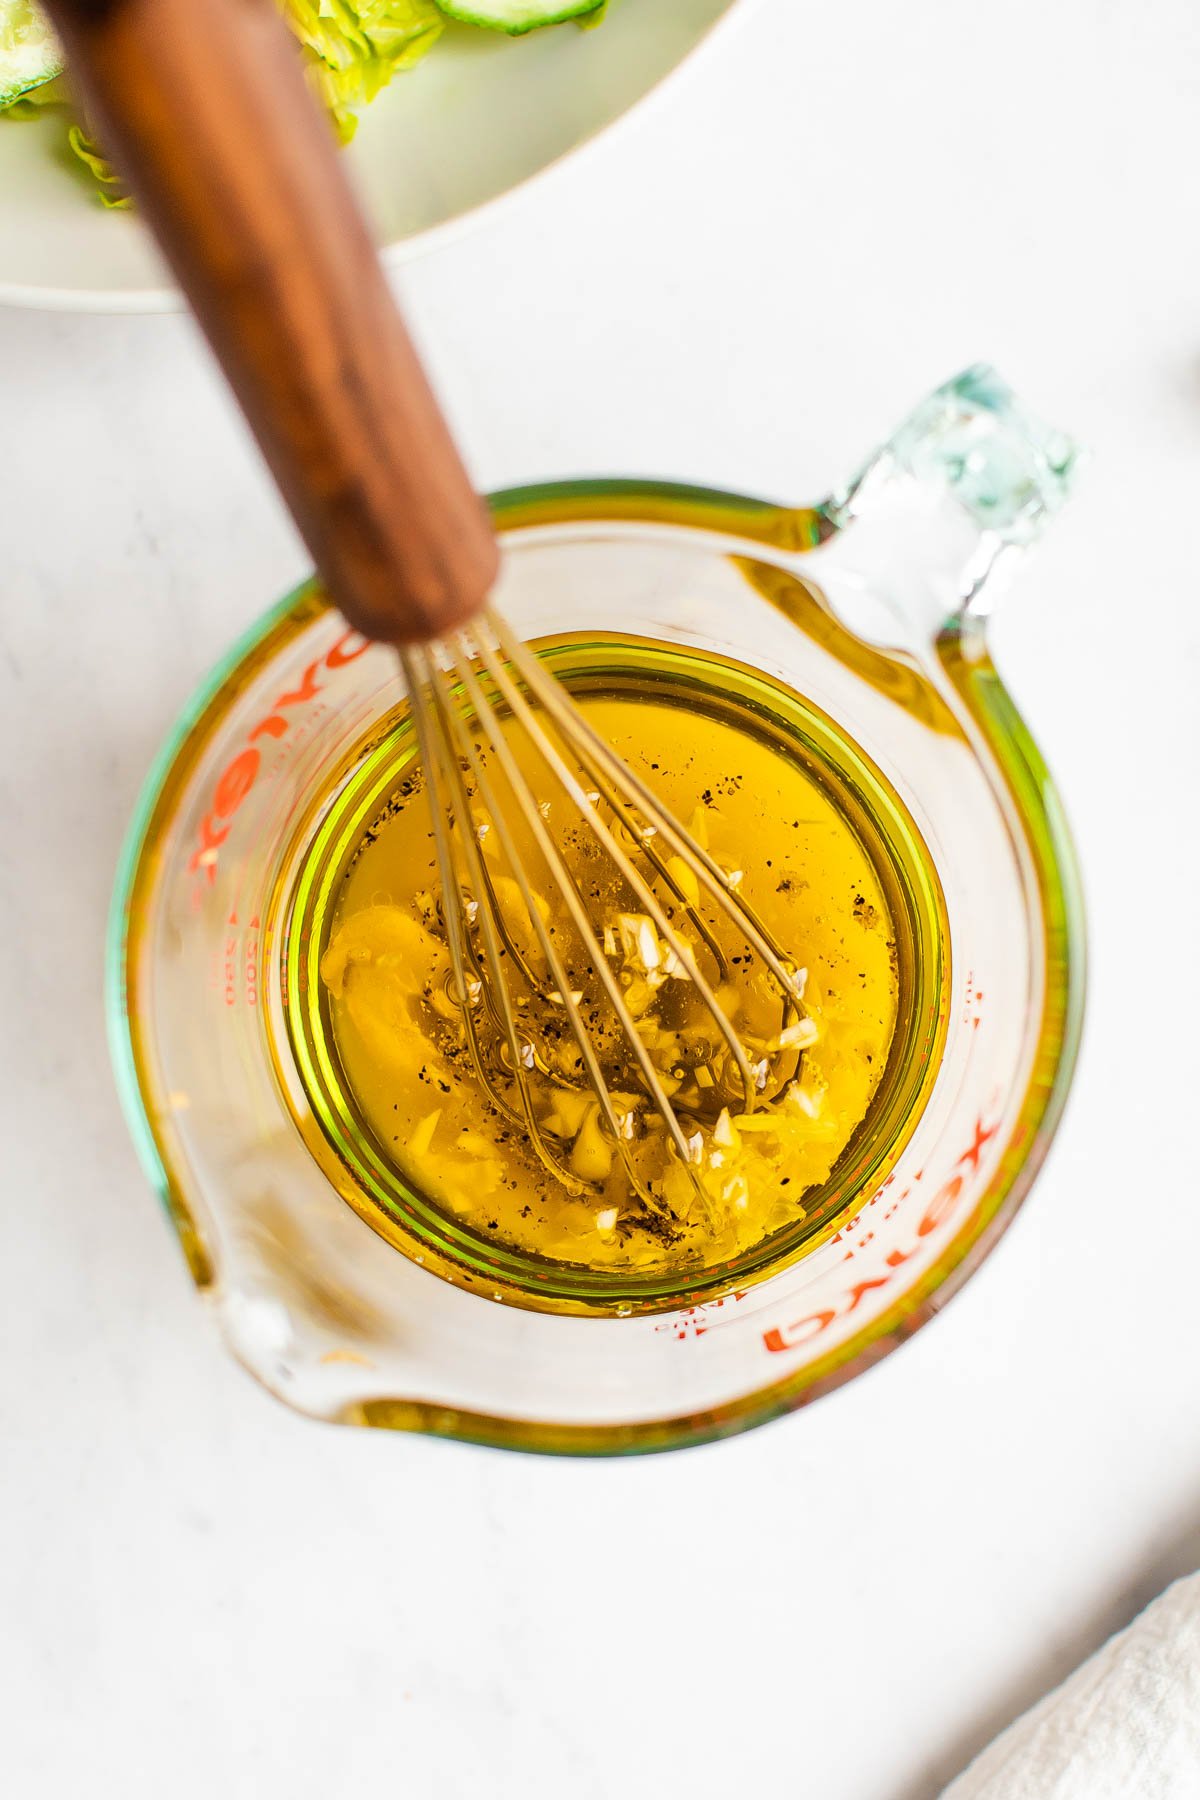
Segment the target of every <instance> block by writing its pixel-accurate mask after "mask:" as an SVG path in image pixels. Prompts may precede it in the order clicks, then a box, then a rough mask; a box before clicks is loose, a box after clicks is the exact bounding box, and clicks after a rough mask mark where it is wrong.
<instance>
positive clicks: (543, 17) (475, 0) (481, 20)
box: [437, 0, 604, 37]
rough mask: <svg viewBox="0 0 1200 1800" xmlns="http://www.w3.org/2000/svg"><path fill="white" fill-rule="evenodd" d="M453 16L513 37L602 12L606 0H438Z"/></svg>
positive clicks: (446, 12) (450, 15) (451, 16)
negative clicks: (588, 14)
mask: <svg viewBox="0 0 1200 1800" xmlns="http://www.w3.org/2000/svg"><path fill="white" fill-rule="evenodd" d="M437 4H438V6H439V7H440V8H441V10H442V12H444V13H445V14H446V15H447V16H448V17H449V18H451V19H461V20H462V21H463V23H464V24H466V25H486V26H487V28H488V30H489V31H507V33H508V35H509V37H520V36H521V34H522V33H523V32H526V31H536V30H537V28H538V26H539V25H561V24H562V23H563V21H564V19H580V18H582V17H583V16H584V14H585V13H593V12H599V11H600V9H601V7H602V6H603V4H604V0H541V4H539V3H538V0H437Z"/></svg>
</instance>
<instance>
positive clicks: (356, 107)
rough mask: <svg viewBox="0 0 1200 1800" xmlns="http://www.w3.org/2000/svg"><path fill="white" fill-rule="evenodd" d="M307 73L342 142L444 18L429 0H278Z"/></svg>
mask: <svg viewBox="0 0 1200 1800" xmlns="http://www.w3.org/2000/svg"><path fill="white" fill-rule="evenodd" d="M280 4H281V6H282V9H283V13H284V16H285V18H286V19H287V21H288V23H289V24H290V25H291V27H292V30H293V31H294V32H295V34H296V36H297V37H298V38H299V39H300V42H301V43H302V44H303V46H304V52H305V61H306V63H307V64H308V72H309V78H310V80H311V81H312V83H313V85H314V87H315V88H316V90H317V93H318V94H319V96H320V98H321V99H322V100H323V101H324V103H325V106H326V108H327V109H328V111H329V113H330V115H331V117H332V119H333V122H334V124H335V125H336V127H337V130H338V135H339V137H341V139H342V141H343V143H345V142H347V141H348V140H349V139H350V138H352V137H353V136H354V131H355V128H356V126H357V124H358V114H359V112H360V111H361V109H362V108H363V107H364V106H366V105H367V104H368V103H369V102H370V101H372V100H373V99H374V98H375V96H376V94H377V93H378V92H379V90H380V89H381V88H384V87H386V86H387V84H388V82H389V81H390V80H391V79H392V76H393V75H394V74H395V73H396V71H397V70H398V69H406V68H408V67H409V65H410V64H412V63H415V62H418V61H419V60H420V58H421V57H422V56H424V55H425V53H426V51H427V50H430V49H432V47H433V45H434V43H435V42H436V40H437V38H438V36H439V35H440V33H441V30H442V27H443V25H444V24H445V19H444V17H443V15H442V13H441V12H440V11H439V10H438V8H437V6H436V5H435V4H434V0H280Z"/></svg>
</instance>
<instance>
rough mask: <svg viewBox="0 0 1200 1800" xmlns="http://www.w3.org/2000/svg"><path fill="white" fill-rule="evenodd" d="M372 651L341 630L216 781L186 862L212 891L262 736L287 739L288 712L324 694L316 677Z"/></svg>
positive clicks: (258, 764)
mask: <svg viewBox="0 0 1200 1800" xmlns="http://www.w3.org/2000/svg"><path fill="white" fill-rule="evenodd" d="M370 647H371V646H370V643H369V641H368V640H367V639H366V638H364V637H361V636H360V635H359V633H358V632H356V631H343V632H342V633H341V635H340V637H338V638H337V640H336V642H334V643H333V644H332V645H331V646H330V648H329V649H328V650H327V651H326V652H325V654H324V656H323V657H317V658H316V659H315V661H313V662H311V663H309V665H308V667H307V668H306V669H305V671H304V673H303V675H302V676H301V677H300V685H299V687H296V688H290V689H288V691H287V692H285V693H282V694H279V695H278V696H277V697H276V698H275V700H273V701H272V703H271V710H270V711H269V712H268V713H267V714H266V715H265V716H264V717H263V718H261V719H259V720H258V722H257V723H256V724H255V725H253V726H252V727H251V729H250V730H249V731H248V732H247V734H246V739H247V741H246V743H245V744H244V745H243V747H242V748H241V749H240V750H239V751H238V753H237V755H236V756H234V757H231V759H230V760H229V762H227V763H226V765H225V767H224V768H223V769H222V770H221V773H220V774H219V775H218V777H217V781H216V786H215V787H214V789H213V796H212V804H211V806H210V808H209V810H208V812H207V813H206V814H205V816H204V818H203V819H202V820H201V821H200V826H199V830H198V832H197V840H198V841H197V846H196V848H195V850H193V852H192V855H191V858H190V859H189V861H188V872H189V873H190V874H193V875H195V874H202V875H203V878H204V880H205V881H206V882H207V883H208V885H209V886H210V887H212V886H214V885H215V883H216V879H217V861H218V858H219V856H220V851H221V846H222V844H223V843H224V842H225V840H226V838H227V837H228V836H229V833H230V829H231V822H232V819H233V816H234V814H235V813H236V812H237V810H238V808H239V807H240V806H241V805H242V803H243V802H244V800H245V798H246V796H247V794H248V793H249V792H250V790H251V788H252V787H253V786H254V784H255V782H256V781H257V780H258V777H259V774H260V772H261V769H262V752H261V750H259V748H258V744H257V740H258V739H259V738H260V737H270V738H281V737H283V736H284V735H285V733H286V732H288V731H289V730H290V729H291V727H292V716H291V713H290V712H289V711H288V709H289V708H296V707H300V706H306V705H307V704H308V702H309V701H310V700H313V699H315V698H316V696H317V695H318V694H319V693H320V692H321V689H322V683H321V682H320V681H318V679H317V677H318V675H319V674H320V673H321V671H322V669H328V670H333V669H343V668H345V666H346V664H347V663H351V662H353V661H354V659H355V657H358V656H362V654H363V653H364V651H366V650H369V649H370ZM285 714H287V716H286V717H285Z"/></svg>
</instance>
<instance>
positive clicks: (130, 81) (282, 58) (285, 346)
mask: <svg viewBox="0 0 1200 1800" xmlns="http://www.w3.org/2000/svg"><path fill="white" fill-rule="evenodd" d="M47 4H48V10H49V12H50V14H51V16H52V18H53V20H54V23H55V25H56V26H57V27H58V29H59V32H60V34H61V36H62V38H63V40H64V43H65V46H66V50H67V57H68V63H69V66H70V68H71V70H72V73H73V75H74V77H75V79H76V81H77V83H78V84H79V87H80V90H81V92H82V94H83V97H84V100H85V102H86V104H87V107H88V110H89V116H90V118H91V120H92V121H93V122H94V124H95V127H96V130H97V132H98V134H99V136H100V138H101V140H102V142H103V145H104V148H105V150H106V151H107V152H111V154H112V157H113V160H114V162H115V164H116V166H117V168H118V170H119V172H120V174H121V175H122V177H123V178H124V180H125V181H126V182H127V183H128V185H129V188H130V190H131V192H132V193H133V195H134V198H135V200H136V202H137V204H138V206H139V207H140V209H141V211H142V214H143V216H144V217H145V219H146V220H147V221H148V223H149V224H150V226H151V227H152V229H153V230H154V232H155V234H156V235H157V237H158V240H159V242H160V244H161V245H162V247H163V250H164V251H165V253H166V256H167V259H168V261H169V262H170V264H171V267H172V268H173V270H174V272H175V275H176V277H177V279H178V281H179V285H180V286H181V288H182V289H183V291H184V293H185V294H186V295H187V298H188V299H189V301H190V302H191V304H192V306H193V308H194V309H195V312H196V314H197V317H198V318H199V320H200V323H201V325H202V326H203V328H204V331H205V333H206V334H207V336H208V339H209V342H210V343H211V345H212V347H213V349H214V350H215V352H216V354H217V357H218V359H219V361H220V363H221V365H222V367H223V369H224V371H225V373H226V375H227V376H228V378H229V381H230V383H231V385H232V387H233V390H234V392H235V394H236V395H237V398H238V400H239V401H240V403H241V407H242V410H243V412H244V413H245V415H246V417H247V419H248V420H249V422H250V425H251V427H252V429H253V431H254V433H255V436H256V437H257V439H258V442H259V444H260V445H261V447H262V450H263V453H264V455H265V456H266V459H267V461H268V463H269V464H270V466H271V469H272V471H273V473H274V476H275V479H276V481H277V482H278V484H279V487H280V489H281V491H282V493H283V495H284V498H285V499H286V501H287V503H288V505H289V507H290V508H291V511H292V515H293V517H294V518H295V520H296V523H297V524H298V526H299V527H300V530H301V532H302V533H303V535H304V538H305V540H306V542H307V544H308V547H309V549H310V550H311V552H312V555H313V558H314V560H315V561H316V564H317V567H318V569H319V570H320V572H321V574H322V576H323V578H324V580H325V582H326V585H327V586H328V588H329V591H330V594H331V596H332V597H333V599H334V600H335V601H336V602H337V604H338V606H339V607H340V608H341V610H342V611H343V612H344V613H345V614H346V617H347V618H348V619H349V620H350V622H351V624H353V625H355V626H357V627H358V629H359V630H361V631H363V632H365V633H367V635H368V636H370V637H375V638H381V639H384V640H388V641H394V642H407V641H412V640H416V639H422V638H429V637H434V636H436V635H437V634H439V633H441V632H444V631H446V630H448V629H449V628H450V627H452V626H453V625H455V624H457V623H461V622H462V621H464V620H466V619H468V618H470V617H471V615H472V614H474V613H475V612H477V611H478V610H479V608H480V607H481V606H482V605H483V603H484V601H485V600H486V598H487V594H488V590H489V588H490V586H491V584H492V581H493V579H494V577H495V573H496V565H497V551H496V544H495V539H494V537H493V535H492V531H491V528H490V525H489V523H488V519H487V515H486V512H485V509H484V507H483V504H482V502H481V501H480V500H479V498H478V496H477V495H476V494H475V493H474V491H473V489H472V487H471V484H470V482H469V480H468V478H467V474H466V471H465V469H464V468H463V465H462V463H461V461H460V460H459V456H458V452H457V450H456V449H455V446H454V443H453V440H452V439H451V437H450V434H449V431H448V430H447V427H446V424H445V421H444V419H443V418H442V415H441V411H440V409H439V407H438V404H437V401H436V400H435V398H434V396H433V393H432V392H431V390H430V387H429V385H428V382H427V381H426V379H425V375H424V373H423V371H422V369H421V366H420V363H419V362H418V360H417V356H416V353H415V352H414V350H413V346H412V343H411V341H410V339H409V336H408V333H407V331H406V330H405V327H404V323H403V321H402V319H401V317H400V314H399V312H398V311H397V308H396V305H395V302H394V301H393V299H392V296H391V293H390V291H389V289H388V285H387V282H386V280H385V279H384V276H383V272H382V270H381V268H380V266H379V261H378V257H377V255H376V252H375V248H374V245H373V243H372V241H371V237H370V234H369V232H368V229H367V226H366V223H365V221H364V219H363V217H362V214H361V212H360V211H359V208H358V205H357V203H356V201H355V198H354V195H353V193H352V191H351V188H350V184H349V182H348V180H347V177H346V173H345V170H344V168H343V166H342V160H341V158H340V157H339V155H338V151H337V147H336V145H335V142H334V139H333V134H332V132H331V130H330V128H329V125H328V123H327V121H326V120H325V119H324V118H323V117H322V116H321V113H320V109H319V108H318V106H317V105H316V103H315V101H314V100H313V98H312V96H311V95H310V94H309V92H308V87H307V83H306V81H305V78H304V73H303V68H302V63H301V56H300V51H299V47H298V45H297V44H296V42H295V40H294V38H293V37H292V35H291V33H290V32H289V31H288V28H287V26H286V25H285V23H284V22H283V20H282V18H281V17H280V15H279V13H278V11H277V9H276V6H275V4H274V0H47Z"/></svg>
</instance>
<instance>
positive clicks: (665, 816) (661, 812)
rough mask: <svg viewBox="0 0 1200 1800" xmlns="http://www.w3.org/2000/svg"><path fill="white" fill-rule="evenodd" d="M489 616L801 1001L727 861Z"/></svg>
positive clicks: (529, 684)
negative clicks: (670, 807) (716, 856)
mask: <svg viewBox="0 0 1200 1800" xmlns="http://www.w3.org/2000/svg"><path fill="white" fill-rule="evenodd" d="M483 617H484V618H485V619H486V620H487V623H488V625H489V627H490V629H491V631H492V633H493V635H494V636H495V638H496V641H497V643H498V644H499V646H500V648H501V650H502V651H503V653H504V656H505V657H506V658H507V660H508V661H509V662H510V663H512V664H513V666H514V667H515V668H516V670H517V672H518V673H519V674H520V677H521V680H522V681H523V682H524V684H525V686H526V688H527V689H528V690H529V692H530V693H532V694H534V695H536V697H537V700H538V703H539V705H541V706H543V707H544V708H545V710H546V712H547V713H549V715H550V716H551V718H553V719H554V721H555V723H556V724H557V725H558V726H559V727H560V728H561V729H565V731H566V732H567V734H568V736H569V738H570V740H571V741H572V743H583V744H586V745H587V747H588V749H589V750H590V751H591V752H592V754H593V755H594V756H595V758H596V759H597V761H598V762H599V763H600V764H601V765H602V766H603V767H604V768H605V769H607V771H608V772H609V773H610V775H612V776H613V777H614V778H615V779H616V780H617V781H619V782H621V783H623V784H624V785H625V786H626V787H628V788H629V789H630V791H631V792H632V793H633V794H634V796H635V798H636V800H637V804H638V807H639V808H640V810H641V811H642V812H643V813H644V814H645V816H646V818H647V819H648V820H649V821H650V822H651V823H652V824H653V825H654V826H655V828H656V830H658V831H659V832H661V834H662V836H663V837H664V839H665V840H666V841H667V842H668V843H669V844H670V845H671V847H672V849H673V850H675V851H676V853H677V854H678V855H680V856H683V857H684V858H685V859H686V860H687V861H688V862H689V863H690V864H691V865H692V866H693V867H694V868H695V871H696V874H697V875H698V877H699V878H700V880H701V882H702V883H703V885H704V887H705V888H706V889H707V890H708V892H709V894H710V895H711V897H712V898H713V900H714V901H715V902H716V904H717V905H718V907H719V908H720V910H721V911H722V912H723V913H724V915H725V917H726V918H727V919H728V920H729V921H730V923H731V924H733V925H734V926H735V927H736V928H737V929H738V930H739V931H741V932H743V933H744V935H745V937H746V939H747V941H748V942H749V943H750V945H751V946H752V948H753V949H755V950H756V951H757V952H758V954H759V955H760V956H761V957H762V959H763V961H764V963H765V964H766V965H767V967H768V968H769V969H770V971H771V973H772V975H774V977H775V979H776V981H777V982H778V983H779V985H780V986H781V988H782V989H783V991H784V994H785V996H787V997H789V998H790V999H791V1000H792V1001H793V1002H795V1001H799V1000H800V999H801V998H802V995H801V993H800V992H799V991H798V989H797V970H796V968H795V967H794V965H792V964H791V963H789V961H788V959H787V957H786V955H785V953H784V951H783V950H782V949H781V948H780V946H779V945H778V944H777V943H776V942H775V940H774V939H773V938H772V937H771V935H770V933H769V932H768V931H767V930H766V928H765V926H764V925H763V924H762V922H761V920H760V919H759V918H758V916H757V914H756V913H755V912H754V909H753V908H752V907H751V906H750V904H749V903H748V902H747V901H745V900H742V899H740V898H738V897H737V895H736V894H735V892H734V886H735V885H736V884H731V881H730V877H729V875H728V873H727V871H726V870H724V869H722V867H721V865H720V864H719V863H718V862H717V861H716V860H715V859H714V858H713V857H712V856H711V855H710V853H709V852H708V851H707V850H706V849H705V848H704V846H703V845H702V844H700V843H698V842H697V841H696V839H695V837H694V836H692V835H691V834H690V833H689V832H686V831H685V830H684V829H683V827H682V826H681V825H680V824H679V822H678V821H677V820H675V819H673V818H672V817H671V815H670V813H668V812H667V811H666V809H665V808H664V807H663V806H662V804H661V802H660V801H659V800H657V799H656V798H655V795H654V792H653V790H652V789H651V788H650V787H648V786H647V784H646V783H645V782H644V781H643V780H642V779H641V777H640V776H639V775H638V774H637V772H636V770H634V769H631V768H630V767H629V766H628V764H626V763H624V762H622V760H621V758H620V757H619V756H617V755H616V753H615V752H614V751H613V750H611V749H610V748H609V746H608V745H607V744H606V743H605V741H604V739H603V738H602V737H601V736H600V734H599V733H598V732H597V731H595V730H594V729H593V727H592V726H591V725H590V724H589V723H588V721H587V719H586V718H585V717H584V716H583V714H582V712H581V711H580V709H579V708H578V707H576V706H575V705H574V703H573V702H572V701H571V700H570V699H569V697H568V696H567V695H566V694H564V693H562V692H560V690H559V689H558V688H557V686H556V684H555V682H554V679H553V677H552V676H551V675H549V674H547V672H546V670H545V669H544V668H542V666H541V665H540V664H539V662H538V660H537V658H536V657H535V656H534V655H533V653H532V652H531V651H530V650H529V649H528V647H527V646H526V645H525V644H523V643H522V642H521V640H520V639H519V638H518V637H516V636H515V634H514V633H513V632H512V630H511V629H510V628H509V626H508V625H507V624H506V623H505V621H504V620H503V619H502V618H501V617H500V615H499V614H498V613H496V612H495V611H494V610H493V609H492V608H491V607H488V608H487V609H486V610H485V612H484V614H483ZM793 1010H794V1011H795V1012H796V1014H797V1016H798V1015H799V1007H798V1006H796V1005H794V1004H793Z"/></svg>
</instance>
